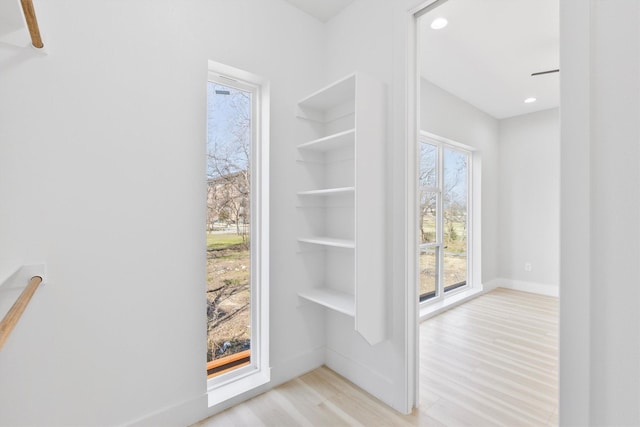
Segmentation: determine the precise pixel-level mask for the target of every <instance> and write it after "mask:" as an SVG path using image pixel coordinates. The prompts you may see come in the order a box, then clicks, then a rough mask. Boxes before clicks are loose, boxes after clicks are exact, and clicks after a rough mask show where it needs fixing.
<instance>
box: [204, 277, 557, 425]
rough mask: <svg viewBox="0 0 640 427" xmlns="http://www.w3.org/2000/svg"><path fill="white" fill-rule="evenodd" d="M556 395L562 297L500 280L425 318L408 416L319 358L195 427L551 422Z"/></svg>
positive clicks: (553, 419) (553, 420) (421, 328)
mask: <svg viewBox="0 0 640 427" xmlns="http://www.w3.org/2000/svg"><path fill="white" fill-rule="evenodd" d="M557 395H558V300H557V298H553V297H546V296H540V295H535V294H530V293H524V292H518V291H512V290H506V289H500V288H499V289H496V290H494V291H492V292H490V293H488V294H485V295H483V296H481V297H479V298H476V299H475V300H473V301H471V302H468V303H466V304H464V305H461V306H459V307H456V308H454V309H452V310H449V311H447V312H445V313H443V314H441V315H439V316H437V317H434V318H432V319H429V320H427V321H426V322H423V323H422V324H421V325H420V406H419V408H417V409H416V410H414V412H413V414H411V415H401V414H399V413H398V412H396V411H394V410H393V409H391V408H389V407H388V406H386V405H385V404H383V403H382V402H380V401H379V400H377V399H376V398H374V397H372V396H370V395H369V394H368V393H366V392H364V391H363V390H361V389H360V388H358V387H356V386H355V385H353V384H352V383H350V382H349V381H347V380H345V379H344V378H342V377H340V376H339V375H338V374H336V373H334V372H333V371H331V370H329V369H328V368H326V367H322V368H319V369H316V370H314V371H312V372H310V373H308V374H306V375H303V376H301V377H299V378H296V379H294V380H292V381H289V382H288V383H286V384H283V385H281V386H279V387H277V388H275V389H273V390H271V391H269V392H267V393H264V394H262V395H260V396H258V397H256V398H254V399H251V400H249V401H247V402H245V403H242V404H240V405H237V406H234V407H233V408H230V409H227V410H226V411H224V412H221V413H220V414H217V415H215V416H213V417H211V418H208V419H206V420H204V421H202V422H200V423H198V424H196V426H200V427H205V426H206V427H212V426H341V425H343V426H347V425H348V426H500V425H502V426H510V427H515V426H553V425H557V423H558V420H557V418H558V399H557Z"/></svg>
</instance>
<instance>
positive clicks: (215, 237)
mask: <svg viewBox="0 0 640 427" xmlns="http://www.w3.org/2000/svg"><path fill="white" fill-rule="evenodd" d="M240 244H242V236H239V235H237V234H235V233H229V234H207V249H208V250H221V249H227V248H229V247H233V246H235V245H240Z"/></svg>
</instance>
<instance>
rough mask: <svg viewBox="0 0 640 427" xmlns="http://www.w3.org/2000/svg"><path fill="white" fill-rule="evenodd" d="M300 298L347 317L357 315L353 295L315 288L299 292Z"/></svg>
mask: <svg viewBox="0 0 640 427" xmlns="http://www.w3.org/2000/svg"><path fill="white" fill-rule="evenodd" d="M298 296H299V297H300V298H304V299H306V300H308V301H311V302H314V303H316V304H320V305H321V306H323V307H326V308H329V309H331V310H335V311H337V312H340V313H343V314H346V315H347V316H351V317H355V315H356V301H355V298H354V296H353V295H352V294H347V293H345V292H340V291H336V290H333V289H330V288H314V289H309V290H307V291H303V292H299V293H298Z"/></svg>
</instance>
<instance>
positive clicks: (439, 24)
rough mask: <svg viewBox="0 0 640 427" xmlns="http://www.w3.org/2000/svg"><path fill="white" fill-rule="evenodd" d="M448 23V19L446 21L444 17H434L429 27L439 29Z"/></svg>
mask: <svg viewBox="0 0 640 427" xmlns="http://www.w3.org/2000/svg"><path fill="white" fill-rule="evenodd" d="M448 23H449V21H447V20H446V19H444V18H442V17H440V18H436V19H434V20H433V22H432V23H431V28H433V29H434V30H439V29H441V28H444V27H446V26H447V24H448Z"/></svg>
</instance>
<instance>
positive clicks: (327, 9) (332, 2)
mask: <svg viewBox="0 0 640 427" xmlns="http://www.w3.org/2000/svg"><path fill="white" fill-rule="evenodd" d="M287 1H288V2H289V3H291V4H292V5H294V6H295V7H297V8H298V9H301V10H303V11H304V12H307V13H308V14H309V15H311V16H314V17H315V18H317V19H319V20H320V21H322V22H327V21H328V20H330V19H331V18H333V17H334V16H336V15H338V14H339V13H340V12H342V10H344V8H345V7H347V6H349V4H350V3H351V2H353V0H287Z"/></svg>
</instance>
